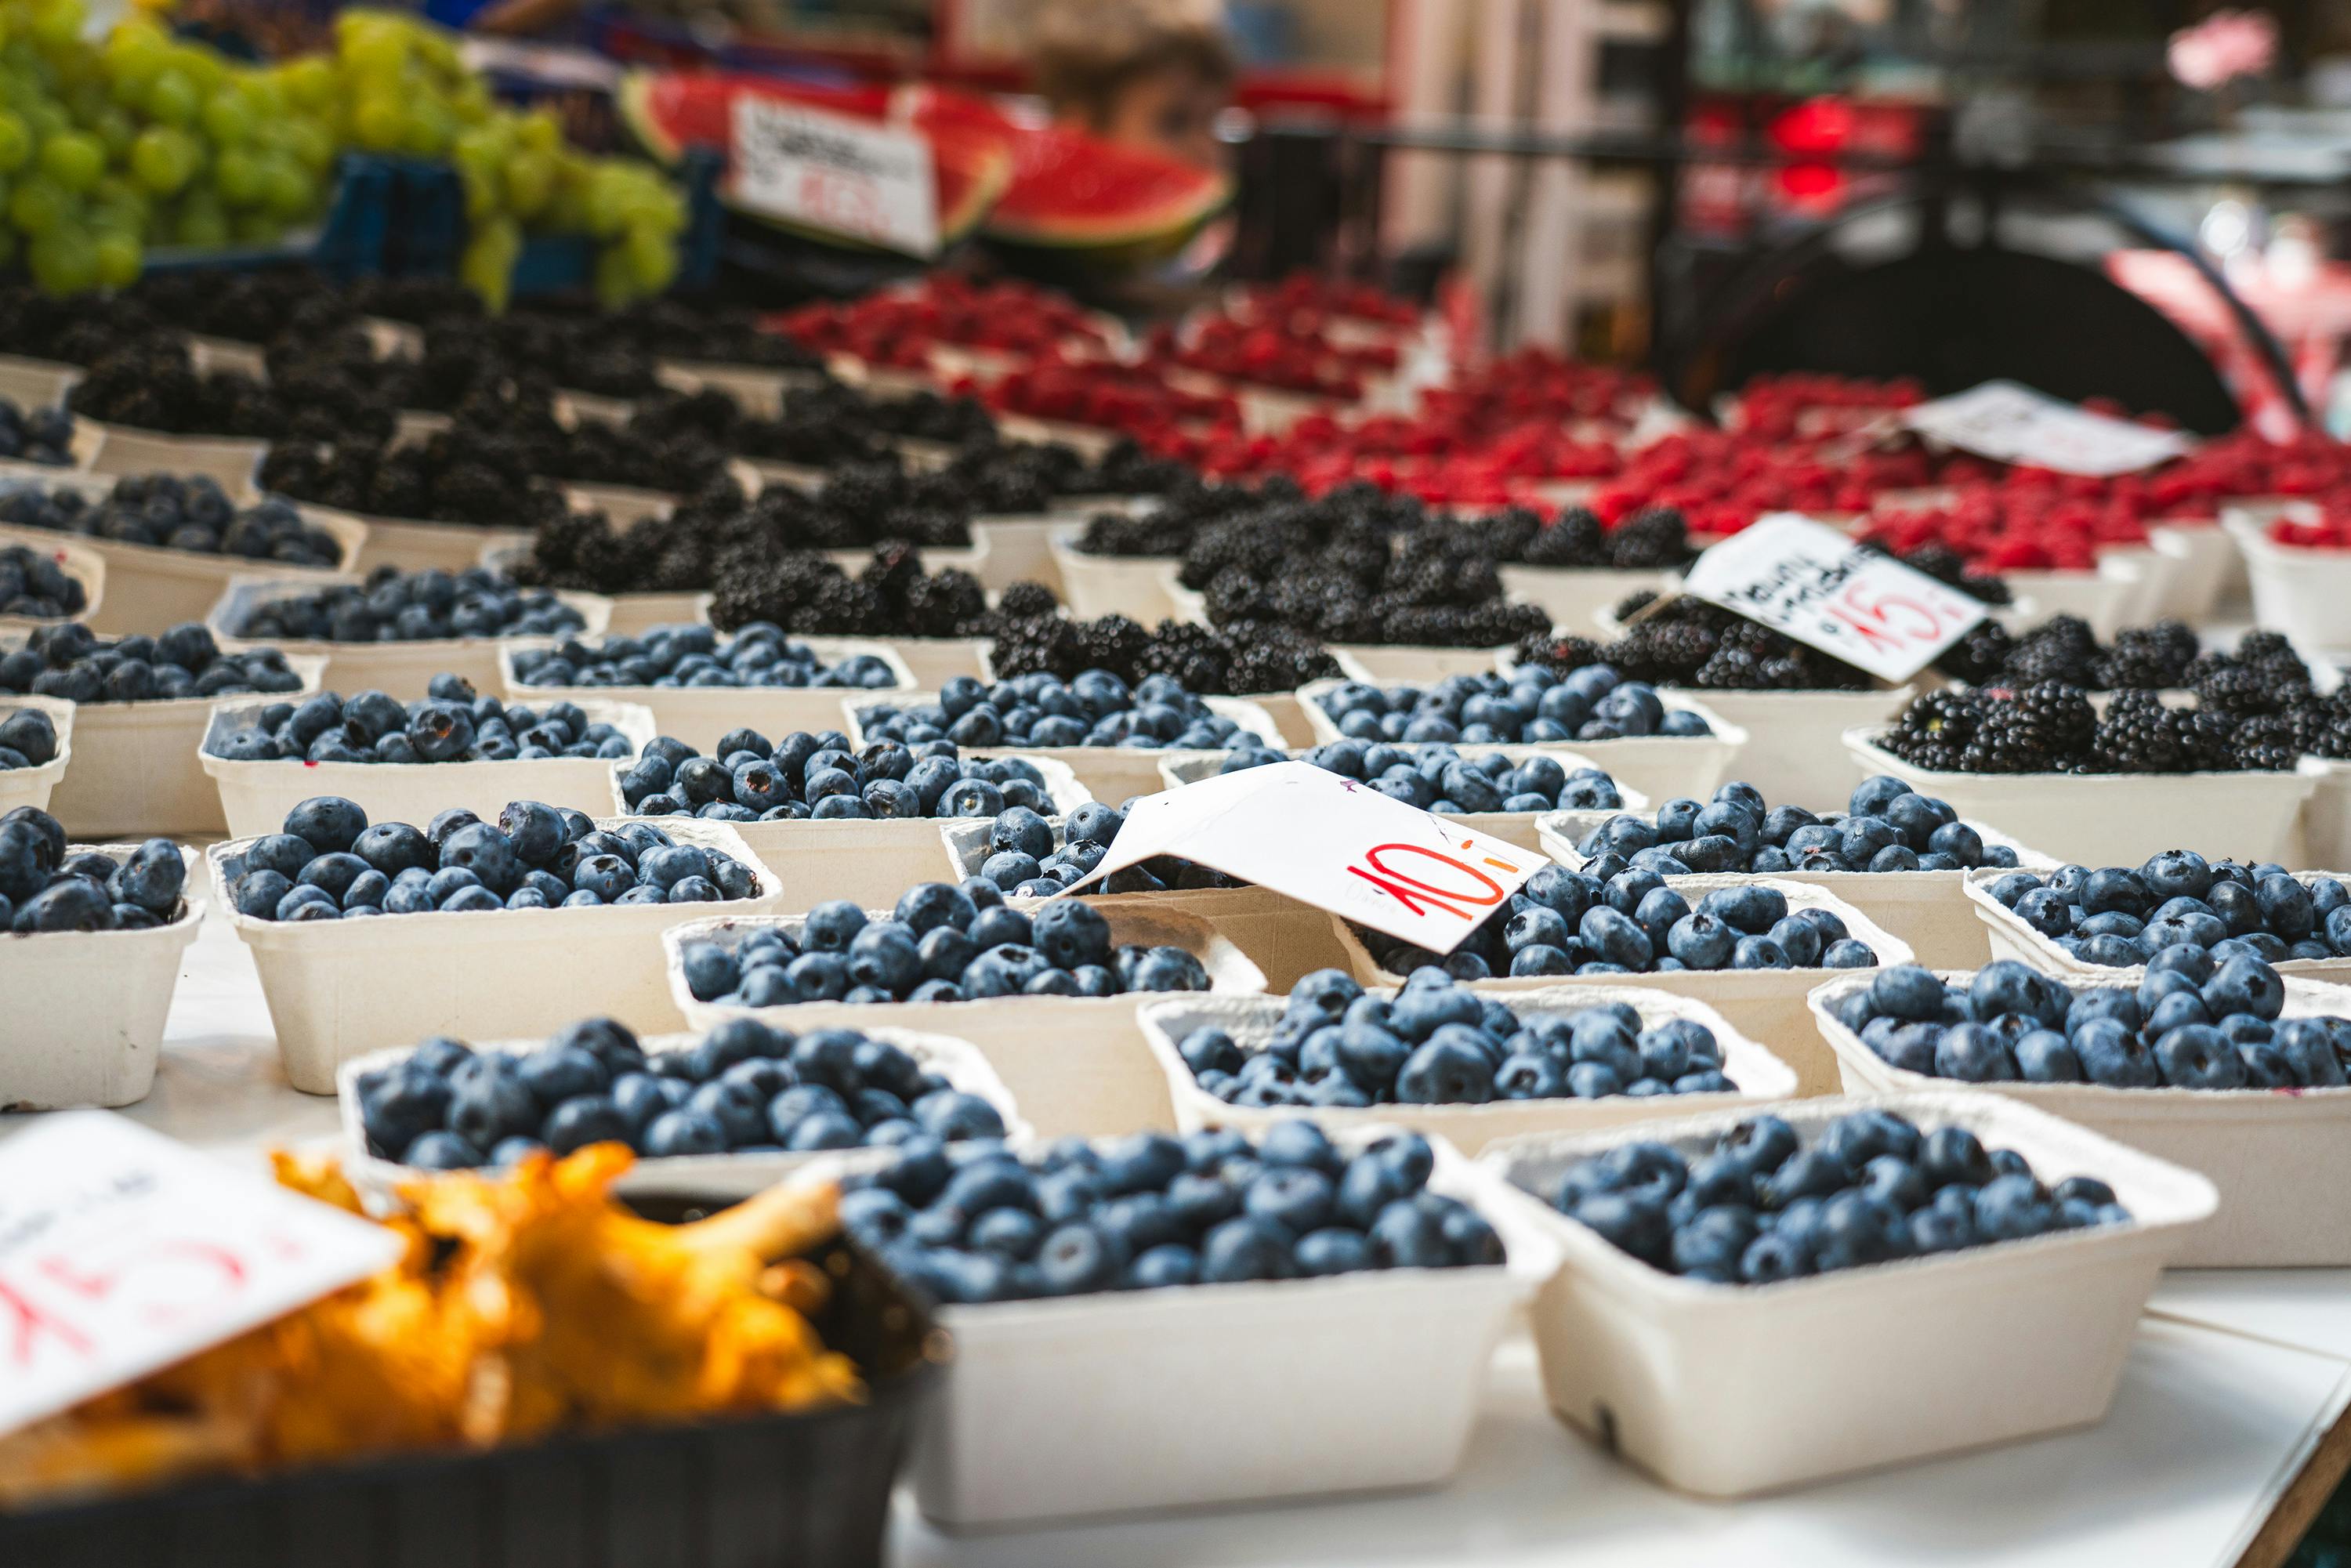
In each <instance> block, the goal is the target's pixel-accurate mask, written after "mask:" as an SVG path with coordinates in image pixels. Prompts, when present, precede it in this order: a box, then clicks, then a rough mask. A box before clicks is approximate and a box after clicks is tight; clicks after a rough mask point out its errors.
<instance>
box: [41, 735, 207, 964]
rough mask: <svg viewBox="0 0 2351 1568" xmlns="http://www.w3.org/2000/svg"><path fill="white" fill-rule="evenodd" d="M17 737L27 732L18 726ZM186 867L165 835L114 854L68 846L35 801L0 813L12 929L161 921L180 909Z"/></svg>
mask: <svg viewBox="0 0 2351 1568" xmlns="http://www.w3.org/2000/svg"><path fill="white" fill-rule="evenodd" d="M12 722H13V721H12ZM18 737H19V738H23V739H31V738H34V737H31V736H30V735H28V734H26V733H25V732H24V731H22V730H20V731H18ZM187 869H188V868H187V862H184V861H183V860H182V859H181V858H180V846H179V845H177V844H175V843H173V842H172V841H171V840H169V839H149V840H148V841H146V842H145V843H143V844H141V845H140V846H139V847H138V848H137V849H135V850H133V851H131V852H130V853H129V854H127V855H123V856H121V857H120V859H118V858H116V857H115V856H113V855H110V854H108V853H106V852H104V851H101V850H93V849H87V848H85V849H81V850H76V849H74V848H73V846H72V845H70V844H68V842H67V841H66V831H65V828H64V826H63V824H61V823H59V822H58V821H57V819H56V818H55V817H52V816H50V815H49V814H48V813H47V811H44V810H39V809H37V808H36V807H32V806H19V807H17V808H16V810H12V811H10V812H9V813H8V814H7V815H6V816H5V817H0V920H5V922H6V926H5V929H7V930H8V931H10V932H12V933H14V934H15V935H16V936H39V935H42V934H44V933H47V932H56V931H141V930H145V929H147V928H149V927H151V926H155V925H169V924H171V923H172V921H174V920H177V919H179V918H180V917H181V916H182V915H184V914H186V913H187V904H186V902H185V901H184V899H183V897H182V893H183V889H184V888H185V887H186V885H187Z"/></svg>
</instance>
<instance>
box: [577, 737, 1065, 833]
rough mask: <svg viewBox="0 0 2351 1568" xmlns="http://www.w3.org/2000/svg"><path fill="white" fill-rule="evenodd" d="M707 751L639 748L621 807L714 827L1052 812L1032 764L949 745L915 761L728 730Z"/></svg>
mask: <svg viewBox="0 0 2351 1568" xmlns="http://www.w3.org/2000/svg"><path fill="white" fill-rule="evenodd" d="M711 751H712V754H711V755H710V756H707V757H705V756H704V755H703V754H702V753H700V752H698V751H696V750H695V748H694V747H691V746H688V745H686V744H685V743H684V741H682V740H678V739H675V738H674V737H670V736H666V735H664V736H660V737H655V738H654V739H653V740H650V741H648V742H646V743H645V747H644V750H643V753H642V754H640V755H639V757H638V758H637V760H636V762H635V764H634V765H632V767H631V768H628V769H627V771H625V772H623V773H622V774H621V776H620V789H621V799H622V800H624V801H625V802H627V804H628V808H629V810H630V811H631V812H632V814H634V815H637V816H641V817H707V818H710V819H713V820H715V821H723V822H797V821H820V822H829V821H855V820H860V819H869V820H872V821H906V820H908V819H912V818H918V817H994V816H997V815H998V814H1000V813H1001V812H1004V811H1006V810H1012V809H1014V808H1016V807H1017V808H1019V809H1022V810H1031V811H1041V812H1045V813H1048V814H1050V813H1051V812H1052V811H1053V810H1054V809H1055V808H1054V805H1053V799H1052V796H1051V794H1050V791H1049V789H1048V787H1047V785H1046V782H1045V776H1044V775H1043V774H1042V773H1040V772H1039V771H1038V770H1037V768H1036V766H1035V765H1034V764H1033V763H1029V762H1027V761H1024V760H1023V759H1022V758H1018V757H1002V758H977V757H972V758H966V757H961V756H959V755H957V753H956V748H955V747H954V745H953V744H952V743H947V744H944V745H936V746H925V747H922V750H921V752H920V754H919V755H918V754H917V753H916V752H915V751H914V750H913V749H911V748H909V747H904V746H901V745H899V744H898V743H897V742H896V741H894V740H873V741H869V742H868V743H867V744H866V745H865V746H863V747H859V748H858V749H857V750H855V751H852V750H851V749H850V745H849V737H847V736H845V735H843V734H841V732H840V731H839V730H827V731H825V732H824V733H823V734H821V735H811V734H810V733H809V732H808V731H806V730H794V731H792V732H791V733H790V734H789V735H787V736H785V737H783V738H782V739H781V740H773V741H771V740H769V739H768V737H766V736H764V735H761V734H760V733H759V732H758V730H756V729H737V730H730V731H728V732H727V733H726V734H725V735H723V736H720V737H718V744H717V745H716V746H715V747H712V748H711Z"/></svg>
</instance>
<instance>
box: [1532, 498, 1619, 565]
mask: <svg viewBox="0 0 2351 1568" xmlns="http://www.w3.org/2000/svg"><path fill="white" fill-rule="evenodd" d="M1606 531H1607V530H1606V529H1605V528H1604V526H1603V525H1602V523H1601V521H1600V518H1599V517H1597V516H1596V515H1595V514H1593V512H1591V511H1589V510H1587V509H1586V508H1584V507H1568V508H1567V509H1566V510H1564V511H1562V512H1561V513H1560V515H1559V516H1558V517H1556V518H1554V519H1553V520H1552V524H1551V526H1550V527H1549V528H1544V529H1542V530H1541V532H1540V533H1538V534H1536V535H1535V536H1534V538H1531V539H1530V540H1529V541H1527V543H1526V545H1525V547H1524V548H1523V549H1521V550H1520V553H1519V555H1518V556H1517V557H1516V558H1514V559H1520V560H1523V561H1525V562H1526V563H1527V564H1528V565H1529V566H1573V567H1596V566H1601V565H1604V564H1605V561H1606V556H1605V552H1604V535H1605V533H1606Z"/></svg>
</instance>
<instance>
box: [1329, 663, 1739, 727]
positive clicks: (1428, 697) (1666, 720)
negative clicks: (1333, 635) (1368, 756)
mask: <svg viewBox="0 0 2351 1568" xmlns="http://www.w3.org/2000/svg"><path fill="white" fill-rule="evenodd" d="M1320 700H1321V702H1322V711H1323V712H1325V713H1327V714H1329V715H1330V716H1331V717H1332V719H1333V720H1334V721H1335V722H1336V723H1337V724H1338V726H1339V733H1341V734H1342V735H1344V736H1346V737H1349V738H1350V739H1353V740H1389V741H1395V740H1403V741H1422V740H1445V741H1457V742H1458V741H1468V742H1473V743H1491V744H1495V745H1502V746H1510V745H1519V744H1525V745H1536V744H1541V743H1547V742H1558V741H1562V740H1621V739H1623V738H1625V737H1627V736H1639V735H1684V736H1687V735H1711V734H1712V733H1713V731H1712V730H1710V729H1708V727H1707V723H1706V720H1704V719H1702V718H1700V717H1699V716H1698V715H1696V714H1694V713H1690V712H1688V711H1687V710H1684V709H1680V708H1676V709H1673V710H1671V711H1668V710H1667V707H1666V706H1665V704H1664V703H1663V702H1661V701H1660V700H1659V699H1658V697H1657V690H1656V687H1655V686H1652V685H1646V684H1644V683H1642V682H1640V681H1628V680H1625V678H1624V677H1623V676H1621V675H1619V674H1617V673H1616V672H1615V671H1614V670H1613V669H1611V668H1610V667H1609V666H1607V665H1606V664H1586V665H1585V666H1584V667H1583V668H1582V669H1580V670H1577V671H1575V672H1573V674H1567V675H1557V674H1552V672H1551V671H1549V670H1547V669H1544V668H1543V667H1542V666H1541V665H1539V664H1521V665H1520V666H1519V667H1518V668H1517V669H1515V670H1512V671H1511V672H1510V674H1507V675H1468V674H1463V675H1447V676H1446V677H1445V678H1444V679H1443V680H1441V681H1439V682H1437V685H1433V686H1390V687H1388V688H1386V689H1385V690H1382V689H1381V688H1380V687H1378V686H1375V685H1371V684H1370V683H1369V682H1366V681H1349V682H1348V683H1347V684H1346V685H1342V686H1339V687H1336V688H1334V689H1332V690H1331V691H1329V692H1325V693H1324V694H1322V697H1321V699H1320Z"/></svg>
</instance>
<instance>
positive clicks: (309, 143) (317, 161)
mask: <svg viewBox="0 0 2351 1568" xmlns="http://www.w3.org/2000/svg"><path fill="white" fill-rule="evenodd" d="M279 129H280V134H281V135H282V137H283V139H284V141H285V143H286V151H287V154H288V155H289V156H290V157H292V158H293V160H294V162H297V163H298V164H300V165H301V166H302V168H303V169H304V170H306V171H308V172H309V173H312V174H324V173H325V172H327V171H328V170H329V169H330V168H332V167H333V166H334V162H335V139H334V138H333V137H332V136H329V135H328V134H327V131H326V128H325V127H324V126H321V125H319V123H318V122H317V121H315V120H287V121H286V122H285V123H284V124H283V126H281V127H280V128H279Z"/></svg>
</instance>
